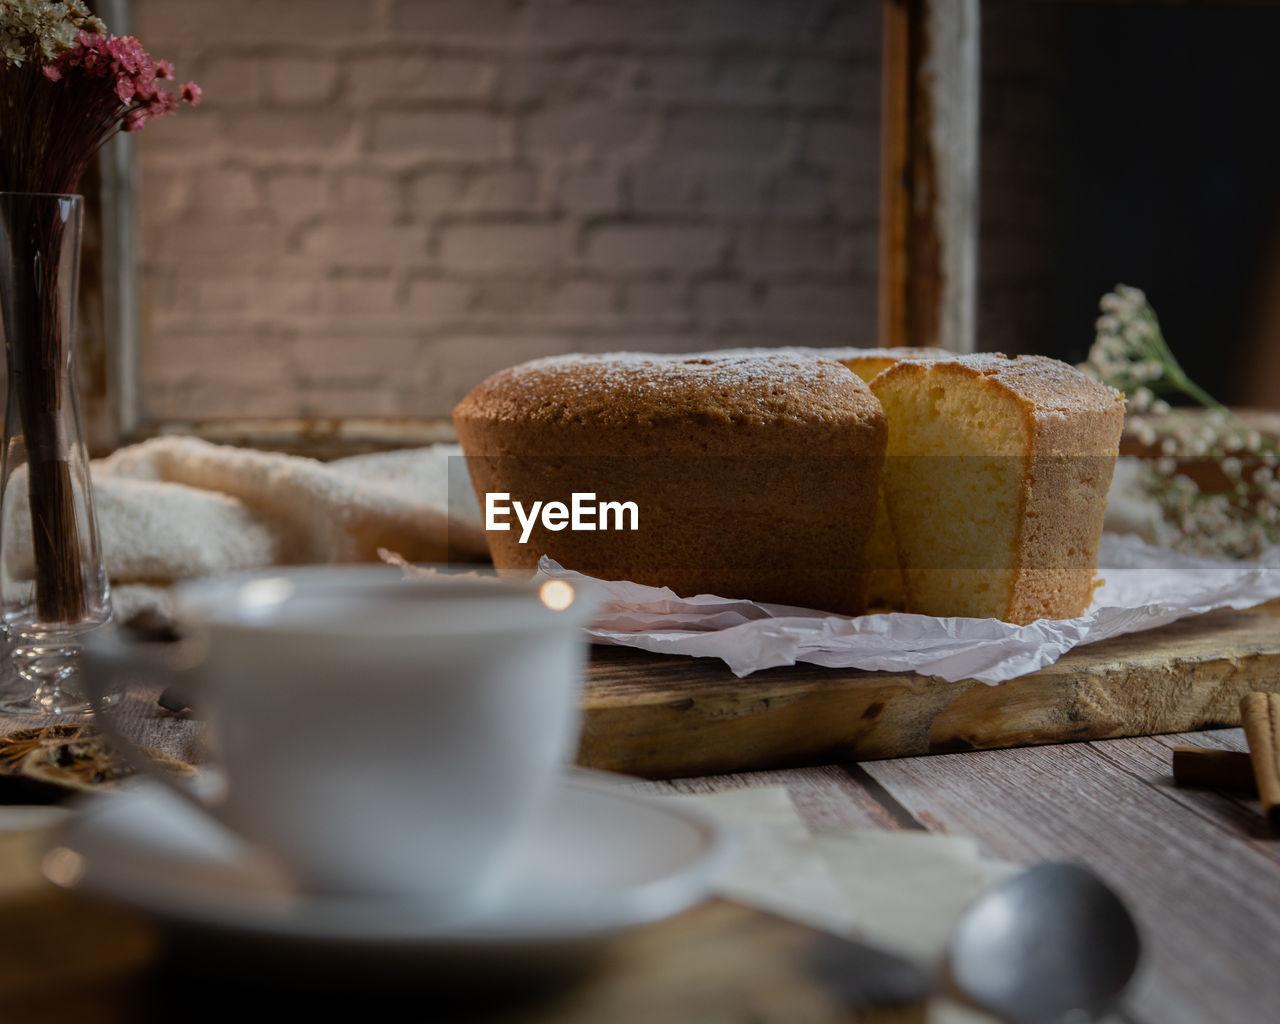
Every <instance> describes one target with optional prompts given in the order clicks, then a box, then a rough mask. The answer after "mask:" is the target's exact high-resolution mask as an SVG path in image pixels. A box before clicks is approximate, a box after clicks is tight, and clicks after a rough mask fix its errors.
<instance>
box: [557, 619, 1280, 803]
mask: <svg viewBox="0 0 1280 1024" xmlns="http://www.w3.org/2000/svg"><path fill="white" fill-rule="evenodd" d="M1250 690H1280V602H1275V601H1273V602H1271V603H1270V604H1268V605H1264V606H1262V607H1260V608H1257V609H1253V610H1250V611H1244V612H1236V611H1230V610H1224V611H1218V612H1211V613H1209V614H1207V615H1201V616H1197V617H1194V618H1189V619H1184V620H1181V621H1179V622H1175V623H1171V624H1170V625H1168V626H1165V627H1163V628H1161V629H1157V630H1149V631H1145V632H1142V633H1133V634H1130V635H1128V636H1122V637H1116V638H1114V639H1111V640H1105V641H1102V642H1100V643H1096V644H1090V645H1086V646H1084V647H1078V648H1076V649H1075V650H1073V651H1070V652H1068V653H1067V654H1066V655H1064V656H1063V657H1062V658H1061V659H1060V660H1059V661H1058V662H1057V663H1056V664H1054V665H1051V666H1049V667H1047V668H1044V669H1041V670H1040V671H1038V672H1033V673H1031V674H1029V675H1025V676H1022V677H1020V678H1018V679H1014V680H1010V681H1009V682H1006V683H1002V684H1001V685H999V686H987V685H984V684H982V683H978V682H972V681H969V682H966V681H961V682H955V683H951V682H947V681H945V680H943V679H939V678H936V677H931V676H920V675H915V674H911V673H907V674H897V673H891V672H861V671H857V670H850V669H831V668H824V667H821V666H815V665H795V666H791V667H788V668H778V669H769V670H766V671H763V672H757V673H755V674H753V675H750V676H748V677H747V678H745V679H738V678H737V677H735V676H734V675H733V674H732V673H731V672H730V671H729V670H728V668H726V667H725V666H724V664H723V663H721V662H719V661H717V660H714V659H709V658H688V657H677V656H670V655H654V654H648V653H646V652H641V651H635V650H631V649H627V648H605V647H601V648H595V649H594V650H593V653H592V660H591V664H590V666H589V670H588V675H587V682H586V693H585V697H584V709H585V723H584V730H583V736H582V742H581V746H580V749H579V753H578V761H579V763H580V764H583V765H586V766H589V767H593V768H601V769H605V770H609V771H619V772H626V773H629V774H633V775H640V776H644V777H648V778H670V777H673V776H681V775H709V774H721V773H725V772H737V771H748V770H753V769H761V768H773V767H780V766H795V765H803V764H823V763H832V762H848V761H871V760H878V759H882V758H892V757H903V756H910V755H916V754H927V753H947V752H955V751H962V750H982V749H991V748H997V747H1014V746H1025V745H1032V744H1042V743H1060V742H1063V741H1078V740H1093V739H1103V738H1108V737H1118V736H1142V735H1152V734H1158V733H1171V732H1185V731H1189V730H1194V729H1205V728H1212V727H1222V726H1232V725H1238V724H1239V722H1240V713H1239V701H1240V697H1241V696H1242V695H1243V694H1245V693H1247V692H1248V691H1250Z"/></svg>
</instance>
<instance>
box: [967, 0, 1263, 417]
mask: <svg viewBox="0 0 1280 1024" xmlns="http://www.w3.org/2000/svg"><path fill="white" fill-rule="evenodd" d="M983 16H984V81H983V86H984V108H983V158H984V161H987V160H988V158H990V161H992V165H991V166H990V167H988V166H984V168H983V173H984V180H983V195H982V201H983V234H982V252H983V256H982V279H983V290H984V292H986V291H988V290H990V287H991V285H992V283H993V280H992V279H993V277H994V278H996V279H998V278H999V275H1001V274H1002V273H1009V272H1010V271H1009V270H1008V269H1006V268H1004V267H1002V266H1001V264H1002V263H1004V264H1007V263H1010V262H1015V263H1016V262H1019V261H1017V260H1016V259H1014V260H1011V259H1010V255H1009V253H1008V252H1006V251H1005V250H1006V246H1005V245H1004V244H1003V243H1004V241H1005V240H1006V239H1007V238H1008V237H1010V236H1011V235H1013V234H1014V233H1015V232H1016V233H1021V234H1024V235H1029V236H1030V237H1029V238H1028V239H1027V240H1026V242H1025V245H1026V250H1025V257H1026V258H1025V259H1024V260H1022V261H1021V262H1022V263H1023V264H1024V266H1025V273H1026V274H1027V281H1028V289H1027V290H1028V293H1029V294H1028V299H1027V306H1028V307H1029V308H1027V309H1025V310H1012V311H1011V310H1009V309H1008V308H992V307H991V306H990V304H989V303H984V304H983V305H982V306H981V307H980V310H981V312H980V325H979V332H980V337H979V347H993V346H989V345H983V343H982V335H983V333H984V331H987V330H989V331H991V332H993V333H995V334H996V335H997V336H1001V335H1003V336H1005V337H1008V338H1010V339H1011V340H1012V343H1011V344H1009V343H1006V344H1005V346H1004V347H1008V348H1015V347H1016V348H1017V350H1019V351H1041V352H1044V353H1046V354H1050V355H1056V356H1058V357H1059V358H1063V359H1067V360H1070V361H1073V362H1075V361H1079V360H1081V359H1083V357H1084V355H1085V353H1086V351H1087V349H1088V346H1089V344H1090V343H1091V341H1092V337H1093V320H1094V319H1095V318H1096V316H1097V315H1098V314H1097V301H1098V298H1099V297H1100V296H1101V295H1102V294H1103V293H1104V292H1106V291H1107V290H1109V289H1110V288H1112V287H1113V286H1114V285H1115V284H1116V283H1117V282H1124V283H1127V284H1131V285H1135V286H1137V287H1140V288H1142V289H1143V290H1144V291H1145V292H1146V293H1147V295H1148V297H1149V298H1150V300H1151V302H1152V304H1153V305H1154V307H1155V309H1156V311H1157V313H1158V314H1159V316H1160V318H1161V321H1162V324H1163V326H1164V329H1165V336H1166V338H1167V340H1168V341H1169V344H1170V346H1171V348H1172V349H1173V351H1174V352H1175V354H1176V355H1177V357H1178V358H1179V360H1180V361H1181V362H1182V364H1183V366H1184V367H1185V368H1186V369H1187V371H1188V372H1189V373H1190V375H1191V376H1192V378H1193V379H1195V380H1196V381H1197V382H1199V383H1200V384H1201V385H1202V386H1204V387H1205V388H1206V389H1208V390H1209V391H1210V392H1211V393H1212V394H1214V395H1215V396H1217V397H1219V398H1220V399H1221V400H1223V401H1226V402H1228V403H1236V404H1241V403H1245V402H1250V401H1253V402H1257V401H1258V399H1259V397H1260V396H1261V397H1265V395H1266V394H1267V393H1268V392H1270V393H1271V394H1273V395H1275V397H1274V398H1273V399H1272V403H1273V404H1274V403H1275V402H1276V401H1277V400H1280V394H1276V391H1277V390H1280V382H1274V383H1273V382H1268V381H1259V380H1258V379H1257V375H1258V374H1261V373H1266V372H1267V370H1266V366H1267V361H1268V359H1269V358H1271V356H1270V354H1269V352H1270V350H1272V349H1274V348H1275V347H1276V346H1278V345H1280V336H1278V335H1277V331H1278V325H1277V324H1276V323H1274V322H1272V319H1271V314H1269V313H1268V311H1267V305H1268V299H1269V298H1270V295H1271V292H1272V290H1273V289H1275V288H1276V287H1277V283H1280V273H1277V268H1276V266H1275V262H1274V261H1275V260H1276V259H1277V255H1278V253H1280V6H1276V5H1256V4H1253V5H1232V4H1219V3H1205V4H1165V3H1148V4H1134V5H1128V4H1112V3H1096V4H1095V3H1075V2H1070V3H1052V4H1026V3H1016V2H1012V0H988V2H987V3H985V4H984V6H983ZM1019 74H1020V75H1021V76H1022V81H1021V82H1020V81H1019V80H1018V75H1019ZM1037 120H1038V121H1039V123H1038V124H1037ZM1009 182H1012V183H1013V184H1014V187H1015V188H1016V190H1018V191H1032V192H1034V191H1035V190H1036V189H1037V188H1042V189H1044V196H1043V202H1042V203H1040V204H1038V205H1036V204H1034V201H1033V204H1032V205H1030V206H1028V204H1027V201H1026V200H1025V199H1023V200H1020V202H1021V204H1022V207H1023V209H1021V210H1020V211H1019V212H1018V213H1016V214H1005V215H1002V214H1001V212H1000V205H1001V204H1002V203H1003V202H1004V201H1005V198H1006V195H1007V194H1008V191H1010V189H1009ZM989 243H993V244H994V248H992V246H991V245H989ZM1014 255H1015V256H1016V255H1017V254H1016V253H1015V254H1014ZM1033 279H1038V280H1039V282H1040V283H1039V286H1038V287H1033V286H1032V285H1031V282H1032V280H1033ZM1269 280H1270V282H1271V283H1270V284H1268V281H1269ZM1034 307H1039V312H1040V316H1038V317H1037V316H1036V315H1035V309H1034ZM1019 319H1020V320H1021V322H1015V321H1018V320H1019ZM1036 323H1040V324H1042V325H1043V336H1042V337H1035V336H1034V334H1035V333H1038V332H1036V330H1035V326H1034V325H1035V324H1036ZM1269 385H1270V387H1269Z"/></svg>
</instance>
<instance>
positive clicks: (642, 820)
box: [44, 778, 726, 952]
mask: <svg viewBox="0 0 1280 1024" xmlns="http://www.w3.org/2000/svg"><path fill="white" fill-rule="evenodd" d="M725 853H726V842H725V837H724V834H723V832H722V830H721V829H720V828H719V827H718V826H717V825H715V823H714V822H712V821H710V820H709V819H707V818H705V817H703V816H702V815H701V814H698V813H695V812H693V811H691V810H688V809H685V808H677V807H673V806H671V805H669V804H665V803H661V802H657V801H654V800H650V799H646V798H644V797H640V796H637V795H634V794H632V793H630V792H628V791H626V790H624V789H622V788H620V787H619V786H618V785H616V784H608V783H602V782H599V781H594V780H592V781H588V780H584V779H580V778H568V779H566V780H565V782H564V783H563V785H562V786H561V788H560V789H559V791H558V793H557V794H556V795H555V797H554V798H553V800H552V802H551V805H550V806H549V808H548V810H547V812H546V813H545V814H544V815H543V816H542V818H541V819H540V820H539V822H538V823H537V824H536V826H535V827H534V828H533V829H532V830H531V832H530V833H529V834H528V835H527V836H526V837H525V838H523V839H522V840H521V841H520V844H519V846H518V847H517V848H516V849H515V850H514V851H513V854H512V857H511V859H510V862H509V864H508V867H507V871H506V874H505V875H504V879H503V884H502V886H501V888H500V891H499V892H498V893H497V894H496V898H494V899H491V900H490V901H489V903H488V905H487V906H486V908H485V909H484V910H482V911H479V912H476V913H474V914H473V915H472V916H471V917H469V918H468V919H466V920H462V921H453V922H451V923H445V924H442V923H441V922H440V921H439V920H435V919H432V918H431V917H429V916H427V915H424V914H423V913H422V912H421V911H415V909H414V906H413V904H412V903H411V902H406V901H399V902H394V901H382V900H373V901H363V900H359V899H333V898H324V897H315V896H307V895H305V894H300V893H298V892H297V891H296V890H294V889H293V887H291V886H290V885H289V884H288V882H287V880H286V879H285V877H284V876H283V875H282V873H281V872H280V871H279V870H278V869H276V868H274V867H273V866H272V865H271V864H270V863H268V862H267V861H266V860H265V859H263V858H261V856H260V855H259V854H257V853H256V852H255V851H253V850H252V849H250V848H249V847H247V846H246V845H245V844H244V843H242V842H241V841H240V840H238V839H237V838H235V837H234V836H233V835H231V834H230V833H229V832H227V831H226V830H224V829H222V828H221V827H220V826H218V825H216V824H214V823H213V822H211V821H209V820H207V819H205V818H204V817H202V816H201V815H200V814H199V812H198V811H196V810H195V809H193V808H191V807H188V806H187V805H186V804H184V803H183V802H182V801H180V800H178V799H177V798H176V797H175V796H173V795H172V794H170V793H169V792H168V791H167V790H165V789H164V788H163V787H161V786H159V785H157V784H155V783H143V784H140V785H139V786H137V787H136V788H134V789H131V790H129V791H127V792H124V793H121V794H118V795H113V796H109V797H106V798H101V797H100V798H98V799H97V800H96V801H94V802H93V803H92V804H91V805H90V806H88V807H87V808H86V809H85V810H84V811H83V813H81V814H80V815H78V816H76V817H75V818H73V819H72V820H71V821H69V822H68V823H67V824H66V825H65V826H64V827H63V828H62V829H60V830H59V831H58V832H57V833H56V834H55V836H54V838H53V840H52V842H51V845H50V849H49V850H48V852H47V853H46V856H45V861H44V864H45V873H46V875H47V876H48V877H49V878H50V880H51V881H53V882H55V883H56V884H59V885H62V886H64V887H66V888H71V889H75V890H77V891H81V892H84V893H87V894H90V895H93V896H98V897H101V898H105V899H109V900H111V901H114V902H117V903H122V904H124V905H126V906H129V907H132V908H134V909H136V910H139V911H142V912H144V913H146V914H149V915H152V916H155V917H158V918H160V919H162V920H163V921H166V922H169V923H171V924H178V925H183V926H194V927H196V928H200V929H215V930H219V931H223V932H226V931H231V932H234V933H237V934H241V935H245V936H248V935H254V936H258V937H261V938H268V939H285V940H295V941H296V940H301V941H313V942H321V943H332V942H339V943H342V944H344V945H357V946H364V947H371V948H376V947H379V946H382V947H386V946H394V947H396V948H398V949H405V948H407V947H411V948H413V949H414V950H421V949H427V950H431V949H436V950H447V951H451V952H467V951H468V950H474V951H478V952H479V951H484V950H486V949H497V948H510V947H512V946H520V945H528V944H535V945H539V944H540V945H547V944H551V945H555V944H558V943H560V944H564V943H580V942H582V941H583V940H588V939H592V938H595V937H597V936H602V935H606V934H609V933H612V932H616V931H619V930H622V929H626V928H630V927H633V926H635V925H640V924H644V923H647V922H650V921H655V920H659V919H661V918H664V917H667V916H669V915H672V914H675V913H678V912H679V911H681V910H684V909H686V908H688V907H690V906H692V905H694V904H695V903H697V902H699V901H700V900H701V899H703V898H704V897H705V896H706V895H707V894H708V892H709V891H710V888H711V885H712V883H713V881H714V880H715V877H716V876H717V874H718V872H719V870H720V868H721V866H722V864H723V861H724V858H725Z"/></svg>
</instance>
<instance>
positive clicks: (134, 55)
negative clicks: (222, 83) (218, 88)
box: [0, 29, 201, 192]
mask: <svg viewBox="0 0 1280 1024" xmlns="http://www.w3.org/2000/svg"><path fill="white" fill-rule="evenodd" d="M0 78H2V79H3V80H0V92H2V93H4V94H6V95H9V96H12V97H13V98H14V99H13V101H12V102H11V104H10V108H11V109H15V110H18V109H20V110H22V111H24V120H23V126H24V128H25V126H26V125H31V124H41V125H47V126H48V132H49V134H48V135H47V136H45V135H40V136H39V137H37V138H34V139H27V140H25V141H23V140H21V139H19V137H18V134H17V133H14V134H11V133H9V132H8V131H7V130H5V126H4V125H3V121H4V120H5V118H4V117H3V111H0V142H3V141H8V140H10V139H12V141H13V142H14V143H15V145H17V144H19V143H20V144H21V148H20V150H17V151H15V152H14V154H13V155H14V156H18V157H20V159H17V160H10V161H7V162H6V161H5V160H3V159H0V185H5V186H7V187H8V188H9V189H11V190H15V191H46V192H71V191H74V190H75V188H76V185H77V183H78V182H79V179H80V176H81V174H82V173H83V172H84V169H85V168H86V167H87V166H88V163H89V161H90V160H91V159H92V158H93V156H94V154H96V153H97V152H98V150H99V149H100V148H101V147H102V144H103V143H105V142H106V141H107V139H109V138H111V136H112V135H114V134H115V133H116V132H118V131H126V132H136V131H138V130H139V129H140V128H142V127H143V126H144V125H145V124H146V123H147V121H149V120H151V119H152V118H154V117H162V116H163V115H165V114H168V113H170V112H171V111H173V110H176V109H177V108H178V106H179V105H180V104H181V103H183V102H187V103H190V104H192V105H194V104H196V103H198V102H200V98H201V91H200V87H199V86H197V85H196V84H195V83H194V82H188V83H187V84H186V85H184V86H182V88H181V89H180V90H179V91H178V92H177V93H174V92H169V91H168V90H167V89H164V88H162V87H161V86H160V82H161V81H164V80H169V81H172V80H173V79H174V70H173V65H172V64H170V63H169V62H168V61H165V60H162V61H157V60H155V59H154V58H152V56H151V54H149V53H147V51H146V50H145V49H143V47H142V44H141V43H139V42H138V40H137V39H135V38H134V37H133V36H113V35H107V34H100V33H94V32H87V31H84V30H83V29H82V30H80V31H79V32H78V33H77V35H76V37H75V43H74V44H73V45H72V46H70V47H69V48H67V49H64V50H62V51H61V52H59V53H58V54H57V55H56V56H55V57H53V58H52V59H51V60H49V61H48V63H42V64H35V63H27V64H25V65H14V66H10V67H5V68H0ZM10 79H12V81H10ZM32 114H38V116H31V115H32ZM3 156H4V154H3V153H0V157H3Z"/></svg>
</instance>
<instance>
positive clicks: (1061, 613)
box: [871, 354, 1124, 623]
mask: <svg viewBox="0 0 1280 1024" xmlns="http://www.w3.org/2000/svg"><path fill="white" fill-rule="evenodd" d="M871 388H872V390H873V392H874V393H875V395H876V397H877V398H879V399H880V402H881V404H882V406H883V407H884V411H885V414H886V416H887V418H888V421H889V446H888V457H887V459H886V462H885V475H884V494H885V500H886V504H887V508H888V514H889V521H890V524H891V526H892V529H893V534H894V540H895V543H896V547H897V551H898V558H899V561H900V564H901V566H902V569H903V579H904V584H905V587H906V606H907V610H908V611H913V612H919V613H922V614H925V615H939V616H952V615H964V616H975V617H979V618H988V617H989V618H997V619H1004V620H1006V621H1009V622H1016V623H1028V622H1032V621H1034V620H1036V619H1039V618H1073V617H1075V616H1078V615H1080V614H1081V613H1083V611H1084V609H1085V608H1086V607H1087V606H1088V604H1089V601H1090V599H1091V596H1092V592H1093V586H1094V573H1095V570H1096V567H1097V557H1098V543H1099V539H1100V537H1101V534H1102V518H1103V513H1104V512H1105V510H1106V499H1107V489H1108V487H1109V486H1110V483H1111V475H1112V472H1113V470H1114V468H1115V460H1116V455H1117V452H1118V449H1119V443H1120V433H1121V430H1122V429H1123V426H1124V398H1123V396H1122V395H1121V394H1120V393H1119V392H1117V391H1114V390H1113V389H1111V388H1108V387H1106V386H1104V385H1102V384H1099V383H1098V382H1096V381H1094V380H1092V379H1091V378H1089V377H1087V376H1086V375H1085V374H1083V373H1081V372H1080V371H1079V370H1076V369H1075V368H1074V367H1071V366H1068V365H1067V364H1066V363H1061V362H1058V361H1057V360H1054V359H1047V358H1044V357H1042V356H1019V357H1018V358H1016V359H1006V358H1004V357H1002V356H997V355H990V354H987V355H971V356H959V357H956V358H954V359H952V360H947V361H934V362H928V361H924V362H916V361H902V362H899V363H897V364H895V365H894V366H891V367H890V368H889V369H887V370H885V371H883V372H882V373H880V374H879V375H877V376H876V377H875V378H874V380H873V381H872V383H871Z"/></svg>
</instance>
